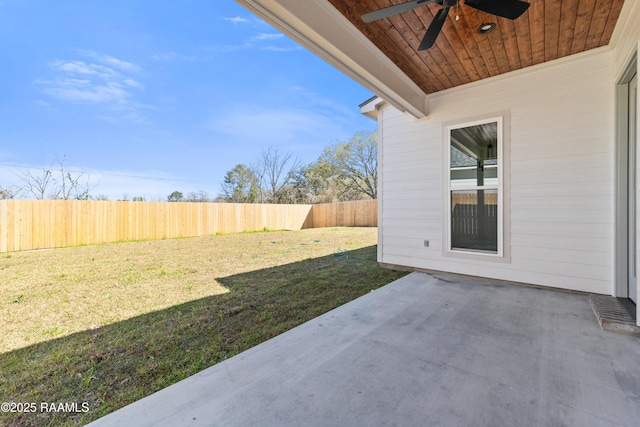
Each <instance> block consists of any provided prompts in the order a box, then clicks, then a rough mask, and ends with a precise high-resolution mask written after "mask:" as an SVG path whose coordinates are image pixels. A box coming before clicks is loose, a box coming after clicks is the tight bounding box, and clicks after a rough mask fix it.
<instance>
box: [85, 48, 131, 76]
mask: <svg viewBox="0 0 640 427" xmlns="http://www.w3.org/2000/svg"><path fill="white" fill-rule="evenodd" d="M78 52H79V53H80V54H81V55H82V56H84V57H86V58H91V59H93V60H95V61H97V62H99V63H102V64H104V65H107V66H109V67H113V68H117V69H118V70H120V71H124V72H127V73H139V72H141V71H142V68H141V67H139V66H138V65H136V64H133V63H131V62H127V61H123V60H121V59H118V58H114V57H113V56H110V55H105V54H101V53H98V52H94V51H92V50H79V51H78Z"/></svg>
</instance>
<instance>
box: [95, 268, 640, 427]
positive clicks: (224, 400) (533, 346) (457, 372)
mask: <svg viewBox="0 0 640 427" xmlns="http://www.w3.org/2000/svg"><path fill="white" fill-rule="evenodd" d="M90 425H91V426H93V427H102V426H171V427H173V426H424V425H429V426H454V425H457V426H462V425H474V426H515V425H517V426H541V425H545V426H548V425H553V426H556V425H557V426H560V425H567V426H574V425H576V426H596V425H603V426H618V425H619V426H637V425H640V339H638V338H635V337H631V336H625V335H619V334H615V333H611V332H607V331H603V330H601V329H600V327H599V325H598V322H597V321H596V318H595V316H594V314H593V311H592V309H591V306H590V304H589V300H588V297H587V296H586V295H582V294H570V293H564V292H557V291H553V290H546V289H537V288H530V287H521V286H514V285H508V284H501V283H496V282H491V281H488V280H481V279H474V278H461V277H454V276H447V275H439V276H434V275H429V274H425V273H412V274H410V275H408V276H405V277H404V278H402V279H400V280H398V281H396V282H393V283H391V284H389V285H387V286H385V287H383V288H381V289H378V290H376V291H373V292H371V293H370V294H368V295H365V296H364V297H361V298H359V299H357V300H355V301H352V302H350V303H348V304H346V305H344V306H342V307H339V308H337V309H335V310H333V311H330V312H328V313H326V314H325V315H322V316H320V317H318V318H316V319H313V320H312V321H310V322H307V323H305V324H303V325H301V326H299V327H297V328H295V329H293V330H291V331H288V332H286V333H284V334H282V335H280V336H278V337H276V338H274V339H272V340H269V341H267V342H265V343H263V344H261V345H259V346H257V347H254V348H252V349H250V350H248V351H245V352H244V353H241V354H239V355H237V356H235V357H233V358H231V359H228V360H226V361H224V362H222V363H219V364H217V365H215V366H213V367H211V368H209V369H207V370H205V371H202V372H200V373H198V374H196V375H193V376H192V377H190V378H187V379H185V380H184V381H181V382H179V383H177V384H175V385H173V386H171V387H168V388H166V389H164V390H161V391H159V392H157V393H155V394H153V395H151V396H149V397H146V398H144V399H142V400H140V401H138V402H135V403H133V404H131V405H129V406H127V407H125V408H122V409H121V410H119V411H116V412H114V413H112V414H110V415H107V416H106V417H104V418H101V419H99V420H97V421H95V422H94V423H92V424H90Z"/></svg>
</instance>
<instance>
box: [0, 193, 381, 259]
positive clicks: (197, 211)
mask: <svg viewBox="0 0 640 427" xmlns="http://www.w3.org/2000/svg"><path fill="white" fill-rule="evenodd" d="M351 204H353V206H351ZM333 226H364V227H375V226H377V201H376V200H370V201H358V202H344V203H335V204H328V205H268V204H239V203H168V202H111V201H75V200H73V201H72V200H0V252H15V251H24V250H32V249H44V248H59V247H65V246H78V245H86V244H96V243H107V242H118V241H127V240H147V239H168V238H175V237H196V236H208V235H212V234H216V233H225V234H226V233H239V232H244V231H258V230H263V229H265V228H268V229H272V230H300V229H303V228H313V227H333Z"/></svg>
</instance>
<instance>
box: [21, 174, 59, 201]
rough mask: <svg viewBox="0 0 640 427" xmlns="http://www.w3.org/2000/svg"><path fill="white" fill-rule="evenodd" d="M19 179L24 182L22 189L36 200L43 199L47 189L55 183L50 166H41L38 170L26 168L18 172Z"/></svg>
mask: <svg viewBox="0 0 640 427" xmlns="http://www.w3.org/2000/svg"><path fill="white" fill-rule="evenodd" d="M20 180H21V181H22V182H23V183H24V187H23V189H24V190H25V191H26V192H28V193H31V194H33V196H34V197H35V198H36V199H38V200H43V199H44V197H45V195H46V194H47V191H50V189H51V187H52V186H54V185H55V179H54V178H53V172H52V171H51V168H48V169H47V168H43V169H42V170H41V171H38V172H32V171H31V169H26V170H25V171H24V172H21V173H20Z"/></svg>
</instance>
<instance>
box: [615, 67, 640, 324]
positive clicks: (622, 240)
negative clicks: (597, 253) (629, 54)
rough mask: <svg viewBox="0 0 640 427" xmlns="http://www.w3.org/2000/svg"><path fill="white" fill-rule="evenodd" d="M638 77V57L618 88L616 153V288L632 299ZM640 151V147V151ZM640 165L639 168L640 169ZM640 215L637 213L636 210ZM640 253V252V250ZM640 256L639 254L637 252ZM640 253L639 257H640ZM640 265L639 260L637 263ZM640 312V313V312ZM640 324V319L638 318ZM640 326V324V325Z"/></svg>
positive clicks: (620, 293) (622, 295) (618, 82)
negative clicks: (632, 141)
mask: <svg viewBox="0 0 640 427" xmlns="http://www.w3.org/2000/svg"><path fill="white" fill-rule="evenodd" d="M637 73H638V60H637V54H636V55H634V57H633V59H632V60H631V61H630V63H629V65H628V66H627V67H626V68H625V70H624V72H623V73H622V75H621V77H620V78H619V79H618V81H617V85H616V152H615V156H616V159H615V165H616V173H615V180H616V181H615V184H616V189H615V288H614V295H615V296H617V297H622V298H628V297H629V293H628V273H629V260H628V255H629V252H628V246H627V244H628V239H629V231H630V230H629V223H628V221H629V214H628V191H629V170H628V169H629V168H628V166H629V123H630V122H629V83H630V82H631V79H632V78H633V77H634V76H635V75H636V74H637ZM638 148H639V149H640V147H638ZM638 166H640V164H636V169H637V167H638ZM636 215H637V209H636ZM638 249H640V248H638ZM636 252H638V251H636ZM637 255H638V254H637V253H636V257H637ZM636 262H637V259H636ZM639 311H640V310H639ZM638 322H640V317H638ZM639 324H640V323H639Z"/></svg>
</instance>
